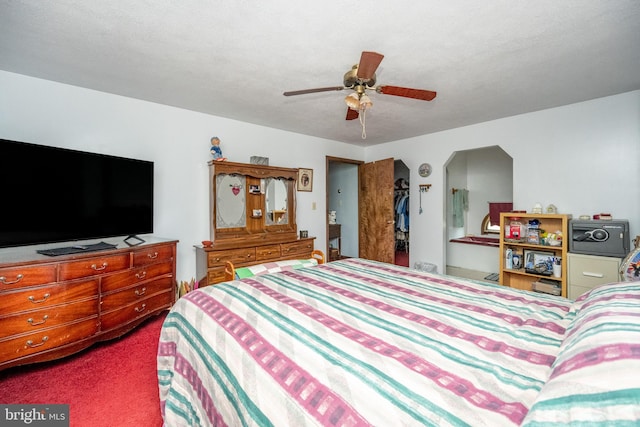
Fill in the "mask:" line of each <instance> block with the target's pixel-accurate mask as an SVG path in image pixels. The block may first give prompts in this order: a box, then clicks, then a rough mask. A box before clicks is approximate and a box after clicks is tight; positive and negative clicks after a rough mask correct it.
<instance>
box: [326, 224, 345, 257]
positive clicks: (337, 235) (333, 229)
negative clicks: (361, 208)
mask: <svg viewBox="0 0 640 427" xmlns="http://www.w3.org/2000/svg"><path fill="white" fill-rule="evenodd" d="M340 227H341V226H340V224H329V261H336V260H339V259H340V254H341V253H342V248H341V246H342V235H341V230H340ZM332 240H337V241H338V242H337V243H338V247H337V249H338V250H337V251H335V250H332V248H331V241H332Z"/></svg>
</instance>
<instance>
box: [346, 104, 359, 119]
mask: <svg viewBox="0 0 640 427" xmlns="http://www.w3.org/2000/svg"><path fill="white" fill-rule="evenodd" d="M359 115H360V114H359V113H358V112H357V111H356V110H354V109H353V108H349V107H347V117H346V118H345V120H355V119H357V118H358V116H359Z"/></svg>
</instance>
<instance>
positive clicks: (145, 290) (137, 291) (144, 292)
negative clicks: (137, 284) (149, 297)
mask: <svg viewBox="0 0 640 427" xmlns="http://www.w3.org/2000/svg"><path fill="white" fill-rule="evenodd" d="M146 293H147V288H142V289H140V290H138V289H136V295H138V296H142V295H144V294H146Z"/></svg>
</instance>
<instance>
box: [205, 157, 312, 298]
mask: <svg viewBox="0 0 640 427" xmlns="http://www.w3.org/2000/svg"><path fill="white" fill-rule="evenodd" d="M297 179H298V169H294V168H280V167H275V166H265V165H254V164H246V163H235V162H226V161H225V162H216V161H211V162H209V183H210V185H211V193H210V201H211V203H210V210H209V212H210V221H211V222H210V224H211V235H212V241H213V244H212V245H211V246H209V247H203V246H196V274H197V276H198V281H199V286H207V285H212V284H215V283H220V282H222V281H224V265H225V262H226V261H231V262H232V263H233V264H234V265H235V266H238V267H242V266H248V265H254V264H260V263H264V262H268V261H278V260H285V259H297V258H300V259H304V258H310V257H311V252H312V251H313V249H314V248H313V243H314V239H315V238H314V237H308V238H299V237H298V228H297V225H296V200H295V194H296V188H295V186H296V182H297Z"/></svg>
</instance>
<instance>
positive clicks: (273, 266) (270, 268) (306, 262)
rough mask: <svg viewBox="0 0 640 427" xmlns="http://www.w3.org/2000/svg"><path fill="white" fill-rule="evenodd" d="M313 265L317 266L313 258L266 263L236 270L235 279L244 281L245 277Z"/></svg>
mask: <svg viewBox="0 0 640 427" xmlns="http://www.w3.org/2000/svg"><path fill="white" fill-rule="evenodd" d="M314 265H318V260H316V259H315V258H310V259H288V260H284V261H273V262H266V263H264V264H257V265H252V266H249V267H241V268H236V279H244V278H245V277H251V276H257V275H259V274H268V273H277V272H279V271H283V270H295V269H298V268H304V267H311V266H314Z"/></svg>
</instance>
